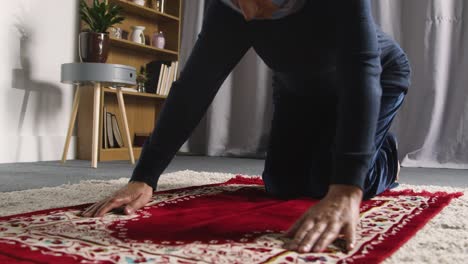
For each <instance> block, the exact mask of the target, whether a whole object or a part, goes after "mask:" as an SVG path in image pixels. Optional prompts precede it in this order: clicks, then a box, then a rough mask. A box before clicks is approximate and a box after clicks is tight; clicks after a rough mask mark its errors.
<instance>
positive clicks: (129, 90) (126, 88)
mask: <svg viewBox="0 0 468 264" xmlns="http://www.w3.org/2000/svg"><path fill="white" fill-rule="evenodd" d="M109 89H112V90H117V88H116V87H112V86H109ZM120 89H121V90H122V91H123V92H135V93H137V92H138V90H137V89H135V88H131V87H120Z"/></svg>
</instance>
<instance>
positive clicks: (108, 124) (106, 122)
mask: <svg viewBox="0 0 468 264" xmlns="http://www.w3.org/2000/svg"><path fill="white" fill-rule="evenodd" d="M103 143H104V144H103V148H105V149H108V148H121V147H123V146H124V144H123V139H122V133H121V131H120V127H119V124H118V122H117V117H116V115H115V114H113V113H111V112H108V111H107V108H106V107H104V115H103Z"/></svg>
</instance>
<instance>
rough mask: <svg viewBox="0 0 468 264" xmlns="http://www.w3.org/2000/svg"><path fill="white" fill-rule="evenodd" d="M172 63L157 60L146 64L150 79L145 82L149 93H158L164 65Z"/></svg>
mask: <svg viewBox="0 0 468 264" xmlns="http://www.w3.org/2000/svg"><path fill="white" fill-rule="evenodd" d="M170 63H171V62H170V61H165V60H157V61H151V62H149V63H147V64H146V72H147V74H148V80H147V81H146V83H145V87H146V91H147V92H148V93H157V87H158V82H159V76H161V74H162V69H163V65H169V64H170Z"/></svg>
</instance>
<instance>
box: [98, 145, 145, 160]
mask: <svg viewBox="0 0 468 264" xmlns="http://www.w3.org/2000/svg"><path fill="white" fill-rule="evenodd" d="M141 150H142V147H133V154H134V155H135V159H138V158H139V157H140V155H141ZM110 160H129V157H128V148H127V147H123V148H107V149H105V148H101V149H100V152H99V161H110Z"/></svg>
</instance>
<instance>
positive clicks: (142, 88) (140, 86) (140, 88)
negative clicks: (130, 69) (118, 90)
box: [137, 82, 146, 93]
mask: <svg viewBox="0 0 468 264" xmlns="http://www.w3.org/2000/svg"><path fill="white" fill-rule="evenodd" d="M137 91H138V92H140V93H145V92H146V87H145V83H144V82H138V83H137Z"/></svg>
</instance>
